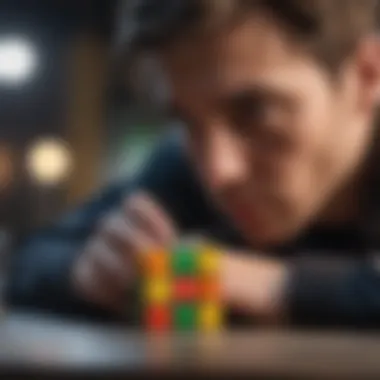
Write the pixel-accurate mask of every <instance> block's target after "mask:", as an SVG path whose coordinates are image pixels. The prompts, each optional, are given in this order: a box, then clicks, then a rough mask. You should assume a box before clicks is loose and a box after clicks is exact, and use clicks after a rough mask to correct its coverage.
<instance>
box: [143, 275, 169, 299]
mask: <svg viewBox="0 0 380 380" xmlns="http://www.w3.org/2000/svg"><path fill="white" fill-rule="evenodd" d="M171 292H172V289H171V284H170V281H168V280H166V279H151V280H149V281H147V283H146V285H145V294H144V299H145V301H147V302H148V303H168V302H169V301H170V298H171Z"/></svg>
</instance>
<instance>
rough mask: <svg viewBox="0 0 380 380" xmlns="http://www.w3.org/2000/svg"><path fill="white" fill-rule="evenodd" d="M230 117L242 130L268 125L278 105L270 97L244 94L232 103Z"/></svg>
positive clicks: (239, 95) (236, 97)
mask: <svg viewBox="0 0 380 380" xmlns="http://www.w3.org/2000/svg"><path fill="white" fill-rule="evenodd" d="M229 109H230V117H231V119H232V121H233V123H234V124H235V125H236V126H238V127H239V128H240V129H241V130H246V129H247V128H250V129H251V128H252V127H262V126H265V125H268V124H269V123H270V121H271V119H272V115H273V114H275V113H276V104H275V102H274V101H273V100H271V99H270V98H269V97H266V96H263V95H262V94H256V93H242V94H238V95H237V96H235V97H234V98H233V99H232V101H231V102H230V106H229Z"/></svg>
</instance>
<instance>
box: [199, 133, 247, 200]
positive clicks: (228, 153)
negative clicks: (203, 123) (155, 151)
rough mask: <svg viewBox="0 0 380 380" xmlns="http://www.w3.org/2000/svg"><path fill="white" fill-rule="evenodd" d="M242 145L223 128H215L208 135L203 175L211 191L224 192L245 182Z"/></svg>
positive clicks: (245, 159)
mask: <svg viewBox="0 0 380 380" xmlns="http://www.w3.org/2000/svg"><path fill="white" fill-rule="evenodd" d="M243 145H244V144H243V143H242V141H241V140H240V139H239V138H237V137H235V136H234V135H233V133H231V132H229V131H228V130H226V129H225V128H221V127H220V128H218V127H216V128H215V129H214V131H213V132H212V133H211V134H210V137H209V142H208V147H207V154H206V159H205V167H206V173H205V174H206V181H207V182H208V184H209V187H210V189H211V190H213V191H215V192H218V193H221V192H225V191H227V190H228V189H233V188H235V187H236V186H238V185H239V184H241V183H243V182H245V181H246V180H247V177H248V175H249V173H248V162H247V157H246V156H245V149H244V146H243Z"/></svg>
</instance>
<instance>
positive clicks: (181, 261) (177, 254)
mask: <svg viewBox="0 0 380 380" xmlns="http://www.w3.org/2000/svg"><path fill="white" fill-rule="evenodd" d="M197 257H198V255H196V253H195V252H194V250H193V249H192V248H190V247H184V246H180V247H177V248H176V249H175V250H174V252H173V256H172V266H173V274H174V276H183V275H185V276H186V275H188V276H192V275H196V274H197V267H198V264H197V262H198V260H197Z"/></svg>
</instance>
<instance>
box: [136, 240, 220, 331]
mask: <svg viewBox="0 0 380 380" xmlns="http://www.w3.org/2000/svg"><path fill="white" fill-rule="evenodd" d="M219 262H220V253H219V252H218V251H217V250H216V249H214V248H212V247H209V246H202V245H181V246H177V247H175V248H174V249H172V250H171V251H168V250H160V249H156V250H152V251H150V252H147V253H146V254H145V255H144V258H143V276H142V292H143V294H142V301H143V302H142V308H143V310H142V312H143V320H144V325H145V328H146V329H147V330H149V331H210V332H211V331H217V330H220V329H221V327H222V320H223V310H222V306H221V297H220V295H221V294H220V286H219V284H220V281H219V272H220V270H219V266H220V265H219V264H220V263H219Z"/></svg>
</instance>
